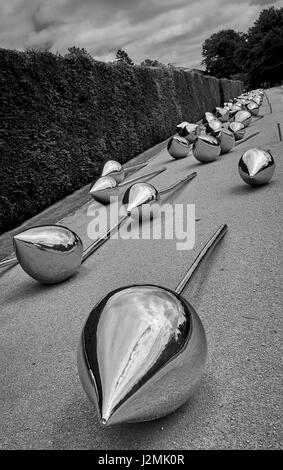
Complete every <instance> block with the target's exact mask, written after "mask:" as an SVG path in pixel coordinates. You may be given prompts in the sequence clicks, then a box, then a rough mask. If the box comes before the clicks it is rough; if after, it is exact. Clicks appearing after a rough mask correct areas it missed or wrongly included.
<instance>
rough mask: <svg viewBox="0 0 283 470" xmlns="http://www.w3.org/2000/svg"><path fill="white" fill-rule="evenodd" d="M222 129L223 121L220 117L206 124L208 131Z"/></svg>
mask: <svg viewBox="0 0 283 470" xmlns="http://www.w3.org/2000/svg"><path fill="white" fill-rule="evenodd" d="M220 129H222V123H221V122H220V121H219V119H211V120H210V121H209V122H208V123H207V125H206V132H217V131H220Z"/></svg>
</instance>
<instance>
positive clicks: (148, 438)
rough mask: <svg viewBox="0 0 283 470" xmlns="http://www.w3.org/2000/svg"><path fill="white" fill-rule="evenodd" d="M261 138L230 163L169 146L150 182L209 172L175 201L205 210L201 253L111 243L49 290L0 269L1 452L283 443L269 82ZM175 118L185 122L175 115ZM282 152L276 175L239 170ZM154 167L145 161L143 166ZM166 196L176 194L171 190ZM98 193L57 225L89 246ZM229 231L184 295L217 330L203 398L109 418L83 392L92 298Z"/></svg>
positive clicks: (282, 91)
mask: <svg viewBox="0 0 283 470" xmlns="http://www.w3.org/2000/svg"><path fill="white" fill-rule="evenodd" d="M267 95H268V97H269V99H270V101H271V103H272V108H273V113H272V114H270V110H269V106H268V103H267V101H266V99H264V102H263V106H262V107H261V110H260V114H263V115H264V118H263V119H261V120H258V121H256V120H253V122H252V125H251V126H250V127H249V128H248V130H247V133H251V132H254V131H255V130H260V131H261V133H260V134H259V135H258V136H257V137H255V138H254V139H252V140H250V141H247V142H245V143H243V144H241V145H239V146H238V147H236V148H235V149H234V150H233V151H232V152H231V153H229V154H227V155H224V156H222V157H221V158H220V159H219V161H217V162H214V163H211V164H207V165H203V164H200V163H199V162H197V161H196V160H195V159H194V158H193V157H191V158H188V159H183V160H173V159H172V158H171V157H170V156H169V155H168V153H167V151H166V149H164V148H163V149H161V150H160V149H158V151H157V153H156V157H155V158H154V159H153V160H152V161H151V163H150V168H155V167H158V166H160V165H161V164H166V165H167V168H168V169H167V171H166V172H164V173H162V174H161V175H160V176H158V177H156V178H154V179H153V180H150V182H151V183H153V184H155V185H156V187H157V188H159V189H162V188H164V187H165V186H167V185H169V184H172V183H173V182H174V181H175V180H176V179H178V177H180V176H182V177H183V176H184V174H185V173H188V172H190V171H197V172H198V176H197V177H196V178H195V179H194V180H192V181H191V182H190V183H189V184H188V185H187V186H185V187H183V188H182V189H181V190H178V191H176V192H174V195H172V196H171V197H170V201H172V202H173V201H174V202H176V203H192V204H195V207H196V242H195V247H194V249H193V250H190V251H185V252H184V251H178V250H176V241H175V240H127V241H126V240H120V239H119V240H110V241H108V242H107V243H106V244H104V246H103V247H101V248H100V249H99V250H98V251H97V253H95V254H94V255H92V256H91V257H90V258H89V260H87V261H86V262H85V263H84V264H83V265H82V266H81V270H80V272H79V273H78V275H76V276H75V277H73V278H72V279H70V280H68V281H66V282H64V283H62V284H59V285H55V286H42V285H40V284H38V283H37V282H36V281H34V280H32V279H31V278H29V277H28V276H27V275H26V274H25V273H24V272H23V271H22V270H21V268H20V267H14V268H12V269H7V270H6V271H5V272H3V273H1V274H0V319H1V320H0V321H1V365H0V367H1V397H0V402H1V422H0V445H1V448H2V449H106V450H110V449H154V450H158V449H232V448H234V449H266V448H270V449H278V448H280V446H281V444H280V418H282V416H281V414H280V361H281V353H280V344H281V341H280V314H281V310H282V307H281V306H282V300H281V304H280V287H281V286H282V283H281V285H280V274H279V273H280V270H279V261H280V259H279V258H280V248H281V246H282V245H280V243H281V239H282V236H281V234H282V215H281V213H280V206H279V198H280V195H281V194H282V189H281V188H282V177H283V143H282V142H279V139H278V131H277V127H276V123H277V122H281V127H282V130H283V88H282V87H281V88H280V87H279V88H275V89H271V90H268V91H267ZM176 124H177V123H176ZM252 147H261V148H269V149H271V151H272V153H273V155H274V158H275V161H276V170H275V174H274V176H273V180H272V182H271V183H270V184H269V185H266V186H264V187H259V188H252V187H249V186H247V185H246V184H245V183H244V182H242V180H241V179H240V177H239V175H238V170H237V164H238V160H239V158H240V155H241V154H242V153H243V151H245V150H247V149H248V148H252ZM147 171H148V167H147V168H146V169H143V170H141V171H140V174H142V173H145V172H147ZM167 202H168V200H167ZM89 207H90V203H87V204H85V205H84V206H83V207H82V208H80V209H78V210H76V211H75V212H74V213H72V214H70V215H69V216H67V217H65V218H64V219H63V220H62V221H61V222H60V223H62V224H63V225H66V226H68V227H70V228H71V229H73V230H75V231H76V232H77V233H78V234H79V235H80V236H81V238H82V240H83V242H84V245H85V247H86V246H87V245H88V243H89V242H90V240H89V238H88V235H87V227H88V224H89V222H90V221H91V217H90V216H88V215H87V214H88V210H89ZM221 223H227V224H228V227H229V231H228V233H227V235H226V237H225V238H224V239H223V241H222V242H221V244H220V245H219V247H218V248H217V252H216V253H215V254H214V255H213V256H212V257H211V258H210V259H209V262H208V263H207V264H205V265H204V266H203V267H202V268H201V269H200V271H199V273H198V275H197V276H196V277H195V279H193V281H192V283H190V285H189V286H188V288H187V289H186V290H185V291H184V296H185V297H187V298H188V299H189V300H190V301H191V303H192V304H193V305H194V306H195V307H196V310H197V311H198V313H199V315H200V317H201V319H202V321H203V324H204V327H205V330H206V333H207V339H208V348H209V352H208V362H207V366H206V371H205V374H204V376H203V379H202V381H201V383H200V385H199V387H198V389H197V390H196V392H195V394H194V395H193V397H192V398H191V399H190V400H189V401H188V402H187V403H186V404H185V405H184V406H182V407H181V408H180V409H178V410H177V411H176V412H175V413H174V414H172V415H169V416H167V417H166V418H163V419H161V420H157V421H154V422H149V423H140V424H132V425H123V426H116V427H113V428H111V427H110V428H102V427H101V426H100V425H99V423H98V419H97V417H96V412H95V410H94V409H93V408H92V406H91V404H90V403H89V402H88V399H87V397H86V395H85V394H84V391H83V390H82V387H81V384H80V381H79V378H78V373H77V368H76V349H77V344H78V341H79V336H80V332H81V329H82V326H83V324H84V322H85V320H86V318H87V316H88V314H89V312H90V310H91V309H92V308H93V306H94V304H95V303H96V302H97V301H98V300H100V298H101V297H102V296H104V295H105V294H106V293H108V292H109V291H111V290H113V289H115V288H117V287H120V286H124V285H128V284H131V283H145V282H148V283H154V284H160V285H164V286H168V287H170V288H174V287H175V285H176V284H177V283H178V282H179V280H180V279H181V277H182V275H183V273H184V272H185V271H186V269H187V267H188V266H189V264H190V263H191V262H192V261H193V259H194V258H195V256H196V254H197V253H198V251H199V249H200V248H201V247H202V245H203V244H204V243H205V242H206V241H207V239H208V238H209V237H210V235H211V234H212V233H213V232H214V231H215V229H216V228H217V227H218V226H219V225H220V224H221Z"/></svg>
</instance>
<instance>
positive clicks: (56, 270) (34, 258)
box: [0, 185, 158, 284]
mask: <svg viewBox="0 0 283 470" xmlns="http://www.w3.org/2000/svg"><path fill="white" fill-rule="evenodd" d="M152 188H154V187H153V186H151V185H148V187H146V186H145V187H144V191H143V192H142V191H139V192H138V193H137V192H135V191H132V192H131V193H130V196H129V202H128V205H127V208H126V214H125V215H124V216H123V217H121V218H120V220H119V221H118V223H117V224H115V225H114V226H113V227H111V228H109V229H108V230H107V231H106V233H104V234H103V235H102V237H100V238H98V239H97V240H95V241H94V242H93V243H91V245H90V246H89V247H88V248H86V250H84V251H83V244H82V241H81V239H80V237H79V236H78V235H77V234H76V233H75V232H72V230H70V229H68V228H67V227H64V226H62V225H42V226H38V227H32V228H30V229H28V230H24V231H23V232H21V233H19V234H17V235H15V236H14V239H13V242H14V249H15V254H16V257H15V258H10V259H9V260H5V261H3V262H2V263H0V268H5V267H9V266H13V265H15V264H17V263H19V264H20V265H21V267H22V268H23V270H24V271H25V272H26V273H27V274H28V275H29V276H31V277H32V278H34V279H35V280H37V281H39V282H41V283H43V284H56V283H58V282H62V281H65V280H66V279H69V278H70V277H71V276H73V275H74V274H75V273H76V272H77V271H78V269H79V267H80V265H81V264H82V263H83V262H84V261H85V260H86V259H87V258H88V257H89V256H90V255H92V254H93V253H94V252H95V251H96V250H97V249H98V248H99V247H100V246H102V245H103V244H104V243H105V242H106V241H107V240H108V239H109V238H110V237H111V235H112V234H113V233H115V232H116V230H119V228H120V227H121V225H122V224H123V223H124V222H125V221H126V219H127V218H128V217H130V215H131V211H133V210H134V209H135V208H137V207H139V205H141V204H147V203H149V202H150V201H151V200H152V199H155V198H157V197H158V192H157V190H156V189H155V188H154V191H153V190H152Z"/></svg>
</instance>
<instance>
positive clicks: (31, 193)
mask: <svg viewBox="0 0 283 470" xmlns="http://www.w3.org/2000/svg"><path fill="white" fill-rule="evenodd" d="M241 92H242V82H239V81H229V80H217V79H216V78H214V77H208V76H204V75H201V74H198V73H190V72H185V71H183V70H179V69H173V68H152V67H151V68H148V67H141V66H135V67H130V66H125V65H116V64H107V63H104V62H96V61H93V60H90V59H89V58H87V57H68V56H65V57H62V56H60V55H54V54H52V53H49V52H34V51H29V52H18V51H10V50H5V49H0V101H1V107H0V232H4V231H6V230H8V229H11V228H13V227H15V226H16V225H18V224H20V223H21V222H23V221H24V220H26V219H27V218H29V217H31V216H33V215H35V214H37V213H38V212H40V211H41V210H43V209H44V208H46V207H48V206H50V205H51V204H53V203H54V202H56V201H58V200H59V199H61V198H63V197H65V196H66V195H68V194H70V193H72V192H73V191H75V190H76V189H78V188H80V187H82V186H83V185H85V184H87V183H88V182H90V181H92V180H93V179H94V178H96V177H97V176H98V175H99V174H100V170H101V165H102V164H103V163H104V162H105V161H106V160H109V159H115V160H119V161H120V162H121V163H124V162H126V161H127V160H129V159H131V158H133V157H134V156H136V155H138V154H139V153H141V152H142V151H144V150H146V149H148V148H149V147H151V146H152V145H155V144H156V143H158V142H160V141H162V140H165V139H166V138H167V137H169V136H170V135H172V133H173V132H174V131H175V126H176V124H177V123H178V122H180V121H183V120H188V121H192V122H193V121H197V120H199V119H200V118H201V117H202V116H203V114H204V112H205V111H207V110H213V109H214V108H215V106H217V105H220V104H221V102H222V101H223V100H227V99H229V98H232V97H234V96H237V95H239V94H240V93H241Z"/></svg>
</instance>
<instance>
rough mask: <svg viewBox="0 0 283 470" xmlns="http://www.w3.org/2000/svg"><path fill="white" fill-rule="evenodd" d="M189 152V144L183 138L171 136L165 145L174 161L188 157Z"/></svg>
mask: <svg viewBox="0 0 283 470" xmlns="http://www.w3.org/2000/svg"><path fill="white" fill-rule="evenodd" d="M190 150H191V147H190V144H189V142H188V141H187V140H186V139H185V138H184V137H179V136H173V137H171V138H170V139H169V142H168V144H167V152H168V153H169V155H171V157H173V158H175V159H176V160H178V159H180V158H186V157H188V156H189V154H190Z"/></svg>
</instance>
